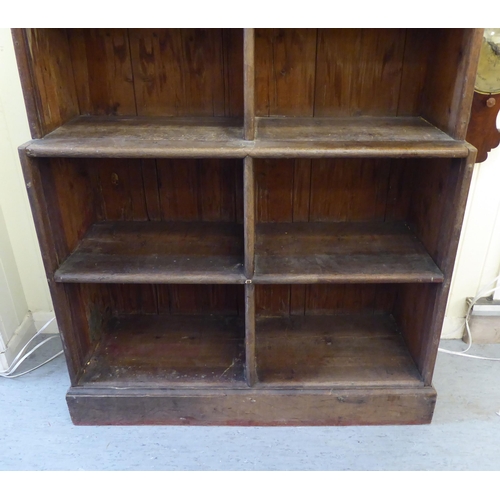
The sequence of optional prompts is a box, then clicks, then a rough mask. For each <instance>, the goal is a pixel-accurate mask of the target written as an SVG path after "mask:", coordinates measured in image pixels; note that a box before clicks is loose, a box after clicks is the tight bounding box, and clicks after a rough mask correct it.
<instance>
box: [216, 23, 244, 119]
mask: <svg viewBox="0 0 500 500" xmlns="http://www.w3.org/2000/svg"><path fill="white" fill-rule="evenodd" d="M221 31H222V50H223V57H224V95H225V98H224V99H225V105H224V108H225V113H224V116H234V117H243V116H244V107H245V105H244V62H243V58H244V56H243V54H244V48H243V43H244V42H243V30H242V29H241V28H224V29H222V30H221Z"/></svg>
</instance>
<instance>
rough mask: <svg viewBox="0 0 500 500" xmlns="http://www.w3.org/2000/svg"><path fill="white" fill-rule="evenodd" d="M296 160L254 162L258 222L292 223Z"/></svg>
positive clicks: (260, 160)
mask: <svg viewBox="0 0 500 500" xmlns="http://www.w3.org/2000/svg"><path fill="white" fill-rule="evenodd" d="M293 166H294V160H290V159H279V160H262V159H258V160H257V159H255V160H254V170H255V182H256V215H257V222H292V219H293Z"/></svg>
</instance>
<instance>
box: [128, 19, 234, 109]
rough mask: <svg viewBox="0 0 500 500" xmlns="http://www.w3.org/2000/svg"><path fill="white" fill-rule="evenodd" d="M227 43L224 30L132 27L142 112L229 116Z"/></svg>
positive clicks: (138, 105)
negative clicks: (226, 103) (225, 55)
mask: <svg viewBox="0 0 500 500" xmlns="http://www.w3.org/2000/svg"><path fill="white" fill-rule="evenodd" d="M229 40H230V39H229ZM223 42H224V38H223V35H222V30H220V29H178V28H177V29H174V28H172V29H134V30H130V45H131V53H132V63H133V69H134V80H135V93H136V99H137V113H138V114H139V115H148V116H155V115H162V116H227V115H226V113H225V89H224V77H225V75H224V70H223V65H224V64H223V61H224V48H223ZM241 57H242V55H241ZM235 91H236V92H238V91H239V92H242V88H239V89H235ZM228 114H229V113H228Z"/></svg>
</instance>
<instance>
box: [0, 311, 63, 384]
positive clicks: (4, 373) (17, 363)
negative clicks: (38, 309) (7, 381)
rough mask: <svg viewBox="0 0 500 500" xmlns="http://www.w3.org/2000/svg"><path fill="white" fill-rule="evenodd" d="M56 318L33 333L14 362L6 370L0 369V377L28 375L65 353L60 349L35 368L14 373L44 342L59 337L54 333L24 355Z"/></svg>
mask: <svg viewBox="0 0 500 500" xmlns="http://www.w3.org/2000/svg"><path fill="white" fill-rule="evenodd" d="M55 319H56V318H55V317H54V318H52V319H50V320H49V321H47V323H45V325H43V326H42V328H40V330H38V332H36V333H35V335H33V337H31V339H30V340H28V342H27V343H26V345H25V346H24V347H23V348H22V349H21V351H20V352H19V354H18V355H17V356H16V357H15V358H14V360H13V361H12V364H11V365H10V366H9V368H7V370H5V371H0V377H3V378H17V377H21V376H22V375H26V374H27V373H30V372H32V371H34V370H36V369H38V368H40V367H41V366H43V365H46V364H47V363H49V362H50V361H52V360H53V359H55V358H57V357H58V356H60V355H61V354H62V353H63V351H59V352H58V353H57V354H55V355H54V356H52V357H51V358H49V359H47V360H46V361H44V362H43V363H40V364H39V365H37V366H35V367H34V368H30V369H29V370H26V371H25V372H22V373H18V374H16V375H14V372H15V371H16V370H17V369H18V368H19V366H20V365H21V364H22V362H23V361H24V360H25V359H26V358H28V357H29V356H31V355H32V354H33V353H34V352H35V351H36V350H37V349H39V348H40V347H41V346H42V345H43V344H46V343H47V342H49V340H52V339H54V338H57V337H58V336H59V335H53V336H52V337H49V338H47V339H45V340H42V342H40V343H39V344H37V345H36V346H35V347H33V349H31V350H30V351H28V352H27V353H26V354H25V355H24V356H23V354H24V352H25V351H26V349H27V348H28V346H29V345H30V344H31V342H33V340H34V339H35V338H37V337H38V336H39V335H41V334H42V333H43V332H44V331H45V329H46V328H47V327H48V326H49V325H50V324H51V323H52V322H53V321H54V320H55ZM21 356H22V357H21ZM19 358H21V359H19Z"/></svg>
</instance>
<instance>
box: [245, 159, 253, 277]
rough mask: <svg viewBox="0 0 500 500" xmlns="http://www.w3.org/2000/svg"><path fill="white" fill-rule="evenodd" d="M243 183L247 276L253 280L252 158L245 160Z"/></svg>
mask: <svg viewBox="0 0 500 500" xmlns="http://www.w3.org/2000/svg"><path fill="white" fill-rule="evenodd" d="M243 182H244V189H245V191H244V192H245V198H244V203H245V224H244V232H245V234H244V239H245V276H246V278H247V279H252V278H253V274H254V269H255V176H254V170H253V161H252V158H250V157H248V156H247V157H246V158H245V160H244V172H243Z"/></svg>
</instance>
